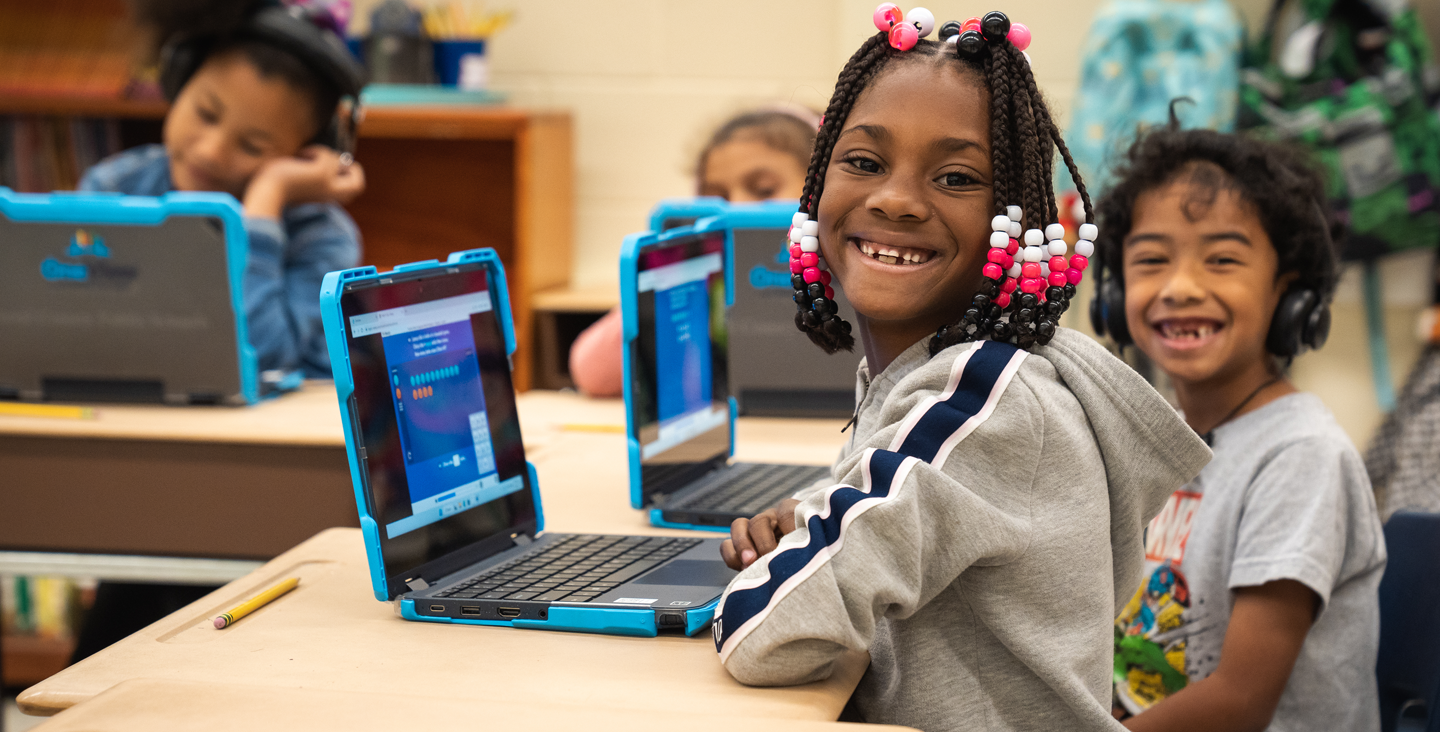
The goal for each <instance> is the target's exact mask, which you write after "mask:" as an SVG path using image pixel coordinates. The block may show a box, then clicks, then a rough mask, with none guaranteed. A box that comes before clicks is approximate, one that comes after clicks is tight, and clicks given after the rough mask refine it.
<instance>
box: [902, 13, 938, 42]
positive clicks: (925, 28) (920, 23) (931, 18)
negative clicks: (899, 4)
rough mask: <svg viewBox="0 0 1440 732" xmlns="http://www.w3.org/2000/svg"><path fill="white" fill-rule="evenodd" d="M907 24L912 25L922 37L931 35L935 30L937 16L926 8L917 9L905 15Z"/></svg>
mask: <svg viewBox="0 0 1440 732" xmlns="http://www.w3.org/2000/svg"><path fill="white" fill-rule="evenodd" d="M905 22H906V23H911V24H913V25H914V26H915V29H916V30H918V31H919V32H920V37H921V38H924V37H925V36H928V35H930V33H931V31H933V30H935V14H934V13H932V12H930V11H929V10H926V9H925V8H915V9H913V10H911V11H910V12H908V13H906V14H905Z"/></svg>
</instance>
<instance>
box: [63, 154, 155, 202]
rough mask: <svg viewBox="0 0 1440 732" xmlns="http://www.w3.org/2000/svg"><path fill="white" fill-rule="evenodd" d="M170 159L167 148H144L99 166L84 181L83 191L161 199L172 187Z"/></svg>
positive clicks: (117, 155)
mask: <svg viewBox="0 0 1440 732" xmlns="http://www.w3.org/2000/svg"><path fill="white" fill-rule="evenodd" d="M169 164H170V159H169V157H168V156H167V155H166V153H165V146H164V145H141V146H140V147H134V148H130V149H129V150H125V151H123V152H119V153H116V154H114V155H111V156H110V157H108V158H105V159H104V160H101V161H100V162H98V163H96V164H95V165H94V166H92V167H91V168H90V169H89V170H87V171H85V175H84V176H83V177H82V178H81V180H80V186H79V187H80V190H83V191H108V192H114V193H124V194H127V195H132V196H158V195H160V194H162V193H165V192H166V189H168V187H169V180H170V177H169Z"/></svg>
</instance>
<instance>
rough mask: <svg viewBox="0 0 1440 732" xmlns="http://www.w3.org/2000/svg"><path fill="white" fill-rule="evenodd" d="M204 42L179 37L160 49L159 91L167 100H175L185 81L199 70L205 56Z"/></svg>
mask: <svg viewBox="0 0 1440 732" xmlns="http://www.w3.org/2000/svg"><path fill="white" fill-rule="evenodd" d="M204 46H205V44H204V43H202V42H200V41H198V40H196V39H193V38H187V39H181V40H176V41H171V42H170V43H167V44H165V48H163V49H161V51H160V93H161V94H164V95H165V99H166V100H168V101H171V102H173V101H175V98H176V97H178V96H180V90H181V89H183V88H185V82H187V81H189V80H190V77H192V76H194V75H195V72H196V71H197V70H199V68H200V63H201V62H202V61H203V60H204V58H205V49H204Z"/></svg>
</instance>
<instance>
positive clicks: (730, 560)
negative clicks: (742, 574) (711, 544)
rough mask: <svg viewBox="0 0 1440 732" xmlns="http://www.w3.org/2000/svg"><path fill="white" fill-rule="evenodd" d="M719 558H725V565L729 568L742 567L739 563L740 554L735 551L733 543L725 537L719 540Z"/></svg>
mask: <svg viewBox="0 0 1440 732" xmlns="http://www.w3.org/2000/svg"><path fill="white" fill-rule="evenodd" d="M720 558H721V559H723V560H725V566H727V567H729V568H731V569H737V570H738V569H744V568H745V567H744V565H742V564H741V563H740V556H739V555H738V554H736V553H735V543H734V542H732V541H730V540H729V539H726V540H725V541H723V542H720Z"/></svg>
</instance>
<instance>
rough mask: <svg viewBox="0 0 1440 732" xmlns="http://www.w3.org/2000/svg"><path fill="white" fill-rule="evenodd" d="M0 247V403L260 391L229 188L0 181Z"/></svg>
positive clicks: (228, 397)
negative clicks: (43, 186)
mask: <svg viewBox="0 0 1440 732" xmlns="http://www.w3.org/2000/svg"><path fill="white" fill-rule="evenodd" d="M0 242H3V246H0V343H3V344H5V345H4V350H5V352H6V353H7V357H6V358H3V359H0V398H11V399H24V400H66V401H138V402H147V401H148V402H166V403H172V404H190V403H205V404H250V403H254V402H256V401H257V400H259V399H260V398H261V396H262V395H263V393H265V392H266V391H268V389H267V385H266V384H263V383H262V379H261V375H260V374H259V373H258V372H257V368H256V357H255V351H254V349H253V348H252V347H251V346H250V341H249V339H248V337H247V334H246V323H245V309H244V303H243V298H242V286H243V281H244V277H245V267H246V259H247V254H248V248H249V247H248V239H247V237H246V234H245V225H244V219H243V217H242V216H241V211H240V206H239V204H238V203H237V202H236V200H235V199H234V198H233V197H232V196H230V195H228V194H224V193H169V194H166V195H163V196H159V197H150V196H122V195H118V194H75V193H54V194H43V195H42V194H28V193H14V192H12V191H10V190H9V189H7V188H0ZM297 384H298V382H297Z"/></svg>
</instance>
